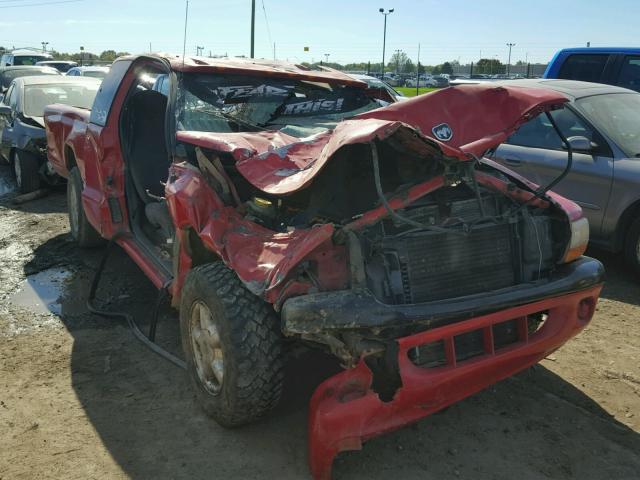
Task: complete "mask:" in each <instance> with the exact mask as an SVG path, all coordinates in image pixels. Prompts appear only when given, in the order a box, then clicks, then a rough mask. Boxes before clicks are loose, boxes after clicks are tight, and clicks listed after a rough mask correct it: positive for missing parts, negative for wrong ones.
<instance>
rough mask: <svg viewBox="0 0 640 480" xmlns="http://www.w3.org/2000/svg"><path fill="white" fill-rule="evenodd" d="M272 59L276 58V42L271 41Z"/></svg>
mask: <svg viewBox="0 0 640 480" xmlns="http://www.w3.org/2000/svg"><path fill="white" fill-rule="evenodd" d="M273 59H274V60H275V59H276V42H273Z"/></svg>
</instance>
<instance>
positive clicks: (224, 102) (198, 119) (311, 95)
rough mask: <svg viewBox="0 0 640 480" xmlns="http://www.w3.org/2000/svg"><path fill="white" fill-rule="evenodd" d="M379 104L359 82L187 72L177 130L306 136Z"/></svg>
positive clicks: (179, 100)
mask: <svg viewBox="0 0 640 480" xmlns="http://www.w3.org/2000/svg"><path fill="white" fill-rule="evenodd" d="M380 106H381V104H380V103H378V102H377V101H376V100H374V99H372V98H370V97H369V96H367V95H366V93H365V89H363V88H360V87H356V86H349V85H340V84H329V83H324V82H310V81H304V80H296V79H280V78H269V77H266V76H259V77H258V76H246V75H215V74H185V75H184V76H183V78H182V81H181V88H179V90H178V107H177V109H176V115H177V125H178V129H179V130H187V131H205V132H238V131H259V130H280V131H282V132H284V133H288V134H289V135H293V136H297V137H303V136H307V135H311V134H314V133H318V132H320V131H324V130H327V129H331V128H334V127H335V125H336V124H337V123H338V122H339V121H340V120H342V119H344V118H347V117H351V116H353V115H357V114H358V113H362V112H366V111H369V110H372V109H374V108H378V107H380Z"/></svg>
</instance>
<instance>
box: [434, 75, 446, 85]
mask: <svg viewBox="0 0 640 480" xmlns="http://www.w3.org/2000/svg"><path fill="white" fill-rule="evenodd" d="M432 80H433V82H435V85H434V86H435V87H438V88H443V87H448V86H449V79H448V78H447V77H443V76H442V75H434V76H433V77H432Z"/></svg>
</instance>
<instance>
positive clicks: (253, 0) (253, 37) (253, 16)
mask: <svg viewBox="0 0 640 480" xmlns="http://www.w3.org/2000/svg"><path fill="white" fill-rule="evenodd" d="M255 44H256V0H251V58H254V52H255V50H254V49H255Z"/></svg>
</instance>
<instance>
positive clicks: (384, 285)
mask: <svg viewBox="0 0 640 480" xmlns="http://www.w3.org/2000/svg"><path fill="white" fill-rule="evenodd" d="M482 201H483V205H484V206H483V210H484V217H483V213H481V212H480V209H479V205H478V202H477V200H475V199H472V200H469V199H463V200H456V201H453V202H451V203H446V204H444V206H443V205H440V206H438V205H426V206H419V207H416V208H414V209H412V210H408V211H405V212H403V214H405V215H406V217H410V218H411V219H412V220H414V221H417V222H419V223H420V224H422V225H424V228H422V229H416V228H413V229H411V228H410V227H407V225H397V224H392V223H391V222H390V221H387V222H386V223H385V224H384V225H383V226H382V228H381V229H380V230H378V231H377V234H376V235H375V236H373V235H372V236H371V237H369V239H368V243H365V247H364V251H365V254H364V257H365V267H366V275H367V285H368V287H369V289H370V290H371V291H372V292H373V294H374V295H375V296H376V297H377V298H378V300H380V301H381V302H383V303H386V304H395V305H397V304H415V303H427V302H433V301H437V300H448V299H452V298H458V297H464V296H468V295H474V294H481V293H489V292H492V291H495V290H499V289H502V288H508V287H511V286H515V285H518V284H521V283H524V282H529V281H532V280H537V279H539V278H542V277H543V276H544V275H545V274H546V273H547V272H548V271H550V270H551V269H552V268H553V265H554V264H555V259H556V258H557V257H558V255H559V253H558V252H561V251H562V249H563V248H564V244H563V243H562V242H554V239H553V238H554V236H555V233H554V231H556V230H557V225H556V224H554V222H555V220H554V219H553V217H552V216H551V215H548V214H546V213H544V212H535V214H532V213H531V212H529V211H521V212H519V213H517V214H515V215H511V216H510V217H509V218H508V219H504V218H502V219H500V220H499V222H496V221H495V220H491V219H496V218H499V217H500V215H501V214H502V213H504V210H505V209H506V208H509V205H507V206H506V207H505V206H504V205H501V204H500V202H498V201H497V200H496V197H491V196H489V197H484V198H483V199H482ZM443 212H444V213H443ZM483 218H486V220H484V221H482V220H483Z"/></svg>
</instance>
